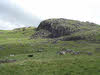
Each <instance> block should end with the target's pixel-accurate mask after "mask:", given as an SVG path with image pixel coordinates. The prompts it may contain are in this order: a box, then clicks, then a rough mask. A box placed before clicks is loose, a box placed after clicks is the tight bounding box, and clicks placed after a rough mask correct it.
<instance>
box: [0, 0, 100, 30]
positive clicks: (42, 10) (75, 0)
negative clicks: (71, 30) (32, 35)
mask: <svg viewBox="0 0 100 75" xmlns="http://www.w3.org/2000/svg"><path fill="white" fill-rule="evenodd" d="M48 18H66V19H74V20H80V21H90V22H94V23H97V24H100V21H99V20H100V0H0V29H3V30H8V29H13V28H17V27H24V26H38V25H39V23H40V22H41V21H42V20H44V19H48Z"/></svg>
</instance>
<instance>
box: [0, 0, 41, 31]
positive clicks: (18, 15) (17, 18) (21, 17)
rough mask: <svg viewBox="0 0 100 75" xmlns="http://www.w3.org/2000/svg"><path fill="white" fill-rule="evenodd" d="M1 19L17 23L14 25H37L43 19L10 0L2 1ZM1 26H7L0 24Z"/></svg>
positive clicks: (0, 2) (0, 6) (0, 4)
mask: <svg viewBox="0 0 100 75" xmlns="http://www.w3.org/2000/svg"><path fill="white" fill-rule="evenodd" d="M0 20H2V21H5V22H9V23H11V24H12V25H15V26H12V27H21V24H22V25H24V26H32V25H33V26H37V25H38V24H39V22H40V21H41V20H40V19H39V18H38V17H37V16H35V15H32V14H31V13H27V12H26V11H25V10H24V9H23V8H21V7H19V6H18V5H16V4H13V3H11V1H10V0H1V1H0ZM4 25H6V24H4ZM19 25H20V26H19ZM7 26H9V25H7ZM0 27H6V26H1V24H0ZM10 27H11V26H10ZM0 29H1V28H0Z"/></svg>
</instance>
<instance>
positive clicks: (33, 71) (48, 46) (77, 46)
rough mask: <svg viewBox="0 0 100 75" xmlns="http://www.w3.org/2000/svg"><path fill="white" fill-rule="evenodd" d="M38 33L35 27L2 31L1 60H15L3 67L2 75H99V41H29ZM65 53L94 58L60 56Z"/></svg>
mask: <svg viewBox="0 0 100 75" xmlns="http://www.w3.org/2000/svg"><path fill="white" fill-rule="evenodd" d="M35 32H36V28H33V27H30V28H19V29H14V30H11V31H8V30H4V31H3V30H0V60H16V62H12V63H0V75H100V67H99V66H100V42H99V41H87V40H73V41H72V40H70V41H61V40H58V41H56V42H55V39H50V38H48V39H47V38H35V39H30V36H31V35H32V34H34V33H35ZM80 34H81V33H80ZM98 34H99V32H98ZM77 35H78V34H77ZM99 37H100V36H99V35H98V36H96V38H98V39H99ZM62 49H71V50H74V51H86V52H91V53H92V55H88V54H78V55H73V54H70V53H67V54H65V55H60V54H57V52H59V51H61V50H62ZM12 55H13V56H12ZM29 55H33V57H28V56H29Z"/></svg>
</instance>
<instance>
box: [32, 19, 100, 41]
mask: <svg viewBox="0 0 100 75" xmlns="http://www.w3.org/2000/svg"><path fill="white" fill-rule="evenodd" d="M98 29H100V26H99V25H97V24H95V23H90V22H80V21H77V20H69V19H64V18H58V19H56V18H55V19H47V20H44V21H42V22H41V23H40V25H39V26H38V28H37V29H36V30H37V31H36V33H35V34H34V35H33V37H44V38H59V37H66V39H68V40H69V39H70V40H71V39H86V37H88V38H89V37H90V35H95V34H96V32H97V31H98Z"/></svg>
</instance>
